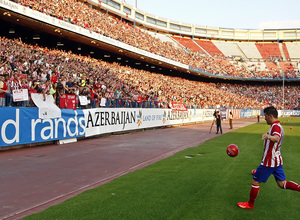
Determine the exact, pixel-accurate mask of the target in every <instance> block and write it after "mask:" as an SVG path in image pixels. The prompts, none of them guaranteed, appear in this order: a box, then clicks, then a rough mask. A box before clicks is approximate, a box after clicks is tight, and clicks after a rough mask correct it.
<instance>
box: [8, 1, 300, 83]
mask: <svg viewBox="0 0 300 220" xmlns="http://www.w3.org/2000/svg"><path fill="white" fill-rule="evenodd" d="M14 2H17V3H19V4H22V5H24V6H26V7H29V8H31V9H34V10H37V11H40V12H42V13H45V14H47V15H50V16H53V17H56V18H58V19H61V20H63V21H66V22H70V23H72V24H75V25H79V26H81V27H83V28H86V29H88V30H90V31H94V32H96V33H100V34H102V35H105V36H107V37H110V38H113V39H116V40H119V41H121V42H124V43H126V44H128V45H131V46H134V47H137V48H140V49H143V50H146V51H149V52H151V53H153V54H157V55H159V56H163V57H166V58H169V59H171V60H174V61H178V62H181V63H184V64H187V65H190V66H192V67H195V68H197V69H201V70H202V71H205V72H208V73H211V74H215V75H221V76H232V77H242V78H281V77H282V74H280V73H279V71H278V70H274V69H271V70H257V69H255V68H254V70H249V68H246V67H245V66H243V65H234V64H232V63H230V62H225V61H224V60H226V59H229V58H226V57H224V56H217V55H215V56H212V57H211V56H205V55H204V54H202V53H193V52H191V51H189V50H187V49H186V48H182V47H178V46H175V45H174V43H172V42H163V41H161V40H160V39H158V38H155V37H153V36H151V35H150V34H148V33H147V32H145V31H142V30H140V29H139V28H137V27H134V26H133V25H130V24H128V23H126V22H124V21H121V20H120V19H118V18H115V17H112V16H110V15H108V14H107V13H103V12H101V11H100V10H96V9H94V8H92V7H90V5H88V4H87V3H84V2H81V1H78V0H68V1H66V0H60V1H57V0H14ZM297 77H299V73H298V72H296V71H294V70H292V69H290V70H286V71H285V78H297Z"/></svg>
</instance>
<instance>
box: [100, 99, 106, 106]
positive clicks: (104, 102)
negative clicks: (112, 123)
mask: <svg viewBox="0 0 300 220" xmlns="http://www.w3.org/2000/svg"><path fill="white" fill-rule="evenodd" d="M105 105H106V98H101V101H100V106H101V107H105Z"/></svg>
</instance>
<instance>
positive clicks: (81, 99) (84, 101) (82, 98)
mask: <svg viewBox="0 0 300 220" xmlns="http://www.w3.org/2000/svg"><path fill="white" fill-rule="evenodd" d="M79 102H80V105H88V104H89V103H90V100H88V99H87V97H86V96H79Z"/></svg>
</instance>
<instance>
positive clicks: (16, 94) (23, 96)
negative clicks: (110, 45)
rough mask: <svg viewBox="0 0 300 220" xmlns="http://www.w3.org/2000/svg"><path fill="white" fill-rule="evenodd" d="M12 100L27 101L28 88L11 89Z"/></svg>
mask: <svg viewBox="0 0 300 220" xmlns="http://www.w3.org/2000/svg"><path fill="white" fill-rule="evenodd" d="M12 94H13V100H14V102H21V101H27V100H29V98H28V89H15V90H13V91H12Z"/></svg>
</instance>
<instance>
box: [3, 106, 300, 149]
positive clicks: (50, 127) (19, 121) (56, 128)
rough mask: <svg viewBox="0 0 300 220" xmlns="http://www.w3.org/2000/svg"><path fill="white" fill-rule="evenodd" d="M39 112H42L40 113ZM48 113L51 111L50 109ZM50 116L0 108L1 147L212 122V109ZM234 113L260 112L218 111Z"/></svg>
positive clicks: (116, 110) (252, 114) (251, 114)
mask: <svg viewBox="0 0 300 220" xmlns="http://www.w3.org/2000/svg"><path fill="white" fill-rule="evenodd" d="M39 111H43V112H42V114H41V113H40V112H39ZM49 111H51V110H49ZM60 111H61V112H60V114H59V115H60V116H59V117H50V116H49V115H50V114H48V113H47V111H45V109H40V108H26V107H25V108H15V107H10V108H8V107H2V108H0V114H1V119H0V125H1V137H0V148H4V147H6V148H7V147H10V146H15V145H25V146H30V145H32V144H38V143H40V144H41V143H43V142H49V141H61V140H65V141H67V140H70V139H75V140H77V138H87V137H92V136H98V135H102V134H109V133H116V132H124V131H131V130H141V129H147V128H155V127H164V126H173V125H182V124H190V123H199V122H204V121H212V120H213V119H214V116H213V113H214V111H215V109H189V110H188V111H172V110H171V109H146V108H94V109H83V110H81V109H79V110H72V109H60ZM229 111H233V115H234V118H235V119H238V118H247V117H256V116H257V114H258V113H259V114H261V115H262V113H261V111H260V110H239V109H235V110H229V109H227V110H225V109H224V110H221V115H222V118H223V119H227V118H228V115H229ZM279 114H280V115H281V116H300V111H280V112H279Z"/></svg>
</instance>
